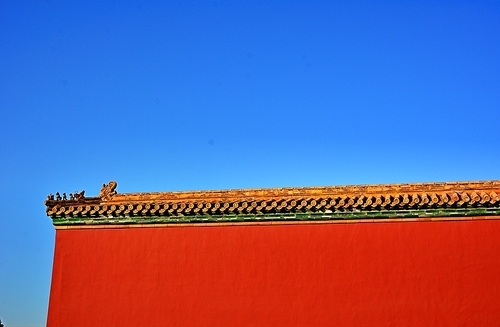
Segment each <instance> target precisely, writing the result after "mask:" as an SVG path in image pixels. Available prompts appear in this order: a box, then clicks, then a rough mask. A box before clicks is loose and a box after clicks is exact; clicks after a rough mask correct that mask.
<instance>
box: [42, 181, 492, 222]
mask: <svg viewBox="0 0 500 327" xmlns="http://www.w3.org/2000/svg"><path fill="white" fill-rule="evenodd" d="M116 187H117V183H116V182H114V181H111V182H110V183H108V184H103V187H102V189H101V191H100V192H99V196H97V197H85V195H84V194H85V193H84V191H82V192H75V193H74V194H70V196H69V198H67V197H66V194H64V193H63V196H61V195H60V194H59V193H56V196H53V195H52V194H50V195H49V196H48V198H47V200H46V201H45V205H46V209H47V215H48V216H50V217H52V218H55V217H82V216H83V217H85V216H87V217H98V216H130V217H132V216H155V215H159V216H189V215H225V214H231V215H235V214H236V215H237V214H267V213H286V212H323V211H324V212H328V211H329V212H332V211H376V210H416V209H428V208H432V209H436V208H468V207H475V208H477V207H486V208H487V207H492V206H500V181H478V182H449V183H413V184H381V185H349V186H330V187H299V188H297V187H295V188H294V187H286V188H267V189H234V190H219V191H182V192H154V193H123V194H121V193H117V192H116Z"/></svg>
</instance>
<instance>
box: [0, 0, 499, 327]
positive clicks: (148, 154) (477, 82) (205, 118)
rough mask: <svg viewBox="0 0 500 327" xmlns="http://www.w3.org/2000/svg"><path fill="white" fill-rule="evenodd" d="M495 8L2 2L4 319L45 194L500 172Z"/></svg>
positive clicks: (45, 292) (13, 304)
mask: <svg viewBox="0 0 500 327" xmlns="http://www.w3.org/2000/svg"><path fill="white" fill-rule="evenodd" d="M499 120H500V2H498V1H312V0H307V1H305V0H304V1H252V2H250V1H248V2H247V1H176V2H170V1H102V0H99V1H89V0H87V1H60V0H46V1H43V0H41V1H14V0H1V1H0V199H1V200H0V232H1V237H0V319H2V321H3V322H4V323H5V324H6V325H7V326H21V325H24V326H26V325H29V326H43V325H44V324H45V320H46V314H47V304H48V296H49V287H50V277H51V270H52V258H53V249H54V235H55V233H54V229H53V226H52V224H51V221H50V219H49V218H47V217H46V215H45V207H44V205H43V201H44V200H45V198H46V196H47V195H48V194H49V193H55V192H56V191H59V192H61V193H62V192H66V193H70V192H73V191H75V190H82V189H84V190H86V194H87V195H88V196H92V195H97V194H98V192H99V189H100V186H101V185H102V183H107V182H108V181H110V180H116V181H117V182H118V189H117V190H118V192H139V191H169V190H194V189H228V188H250V187H252V188H254V187H281V186H319V185H344V184H371V183H401V182H425V181H462V180H489V179H500V153H499V146H498V145H499Z"/></svg>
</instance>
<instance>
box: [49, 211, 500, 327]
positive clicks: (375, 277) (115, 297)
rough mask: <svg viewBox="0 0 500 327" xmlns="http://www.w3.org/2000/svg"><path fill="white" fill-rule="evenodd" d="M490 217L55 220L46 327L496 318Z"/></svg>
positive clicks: (425, 322)
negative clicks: (157, 223) (67, 225)
mask: <svg viewBox="0 0 500 327" xmlns="http://www.w3.org/2000/svg"><path fill="white" fill-rule="evenodd" d="M499 236H500V220H494V219H492V220H469V221H434V222H430V221H428V222H376V223H325V224H317V223H316V224H313V223H311V224H291V225H271V224H268V225H232V226H220V225H219V226H210V227H205V226H182V227H145V228H109V229H104V228H89V229H58V230H57V232H56V248H55V257H54V267H53V279H52V287H51V294H50V303H49V314H48V326H49V327H56V326H57V327H65V326H68V327H70V326H71V327H78V326H82V327H83V326H495V325H498V322H499V321H500V260H499V257H500V237H499Z"/></svg>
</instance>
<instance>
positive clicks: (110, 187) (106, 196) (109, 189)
mask: <svg viewBox="0 0 500 327" xmlns="http://www.w3.org/2000/svg"><path fill="white" fill-rule="evenodd" d="M116 186H117V184H116V182H115V181H111V182H109V183H108V184H102V188H101V191H100V192H99V197H100V198H101V200H103V201H108V200H111V198H112V197H113V196H114V195H115V194H116Z"/></svg>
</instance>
